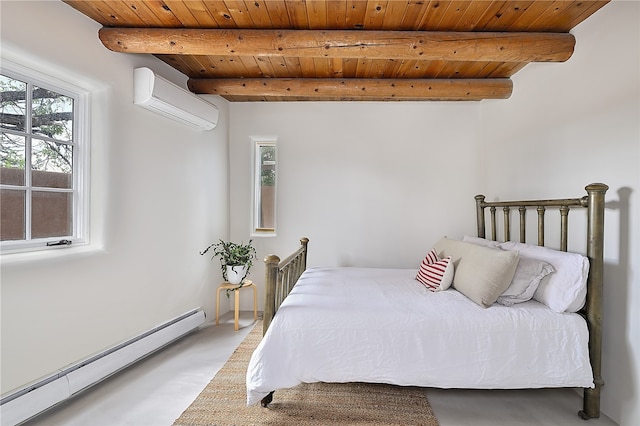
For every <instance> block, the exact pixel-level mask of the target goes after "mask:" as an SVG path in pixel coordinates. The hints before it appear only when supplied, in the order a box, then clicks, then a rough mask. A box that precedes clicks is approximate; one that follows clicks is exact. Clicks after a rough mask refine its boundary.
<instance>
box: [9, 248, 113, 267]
mask: <svg viewBox="0 0 640 426" xmlns="http://www.w3.org/2000/svg"><path fill="white" fill-rule="evenodd" d="M106 252H107V251H106V250H105V249H104V247H102V246H101V245H97V244H78V245H76V246H71V247H56V248H51V249H47V250H33V251H20V252H13V253H2V256H0V264H1V265H2V266H10V265H17V264H21V263H32V262H46V261H55V260H60V259H64V258H71V257H74V258H75V257H84V256H92V255H99V254H105V253H106Z"/></svg>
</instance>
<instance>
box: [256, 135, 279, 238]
mask: <svg viewBox="0 0 640 426" xmlns="http://www.w3.org/2000/svg"><path fill="white" fill-rule="evenodd" d="M253 142H254V144H255V151H254V153H255V154H254V164H255V171H254V178H255V181H254V182H255V184H254V190H255V193H254V212H253V235H254V236H259V235H264V236H267V235H275V233H276V165H277V158H276V153H277V151H276V140H275V138H269V139H266V140H265V139H255V138H254V139H253Z"/></svg>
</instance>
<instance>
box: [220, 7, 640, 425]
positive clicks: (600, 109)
mask: <svg viewBox="0 0 640 426" xmlns="http://www.w3.org/2000/svg"><path fill="white" fill-rule="evenodd" d="M639 9H640V3H638V2H622V1H614V2H612V3H610V4H608V5H607V6H605V7H604V8H603V9H602V10H600V11H598V12H597V13H596V14H595V15H594V16H592V17H590V18H589V19H588V20H587V21H586V22H584V23H583V24H581V25H579V26H578V27H577V28H576V29H575V31H574V33H575V35H576V38H577V46H576V51H575V54H574V56H573V57H572V58H571V59H570V60H569V61H568V62H567V63H564V64H531V65H528V66H527V67H526V68H525V69H524V70H522V71H520V72H519V73H518V74H517V75H516V76H515V77H514V93H513V96H512V97H511V99H509V100H506V101H504V100H502V101H483V102H480V103H469V104H467V103H456V104H448V103H424V104H421V103H417V104H413V103H403V104H396V103H327V104H323V103H285V104H262V103H248V104H243V103H234V104H232V105H231V124H230V129H231V130H230V179H231V188H232V191H231V195H230V197H231V198H230V199H231V205H230V208H231V237H232V238H233V239H238V240H247V239H248V238H249V232H250V226H251V221H250V212H251V195H250V192H251V153H252V151H251V149H250V137H251V136H263V135H277V136H278V140H279V147H278V149H279V164H278V167H279V169H278V179H279V181H278V200H277V203H278V205H277V209H278V236H277V237H274V238H261V239H258V240H257V244H256V245H257V247H258V252H259V254H260V256H261V257H263V256H264V255H266V254H268V253H272V252H273V253H277V254H288V253H289V252H290V251H292V250H293V249H295V248H296V247H297V240H298V238H299V237H301V236H308V237H309V238H310V254H309V256H310V257H309V263H310V265H327V266H333V265H356V266H376V265H379V266H391V267H417V263H418V261H419V259H420V258H421V256H423V255H424V253H425V250H427V249H428V248H429V247H430V245H431V244H433V242H435V241H436V239H437V238H439V237H440V236H441V235H443V234H448V235H450V236H453V237H459V236H462V235H463V234H465V233H473V232H475V216H474V214H475V211H474V201H473V195H475V194H477V193H485V194H486V195H487V196H488V197H489V198H490V199H495V198H496V197H498V196H499V197H501V198H502V199H508V198H514V199H520V198H535V197H543V198H547V197H549V198H552V197H563V198H564V197H568V196H582V195H583V194H584V191H583V188H584V186H585V185H587V184H589V183H592V182H604V183H607V184H608V185H609V186H610V188H611V189H610V190H609V193H608V195H607V203H608V207H609V208H608V210H607V217H606V225H607V230H606V232H607V234H606V250H605V257H606V270H605V277H606V281H607V283H606V286H607V287H606V292H605V319H604V350H603V353H604V361H603V376H604V379H605V381H606V385H605V388H604V391H603V397H602V408H603V411H604V412H605V413H606V414H607V415H609V416H610V417H611V418H613V419H614V420H615V421H616V422H619V423H620V424H621V425H636V424H638V421H640V407H639V405H640V404H638V401H640V389H639V387H640V359H639V357H640V341H639V339H640V330H639V327H640V306H639V303H640V302H639V300H640V297H639V294H640V282H639V281H640V278H639V277H638V259H639V253H640V247H639V244H640V231H639V227H638V224H637V218H639V217H640V208H639V207H638V205H640V202H639V195H638V194H639V193H640V106H639V104H640V90H639V86H640V67H639V64H640V58H639V54H640V46H639V44H640V34H639V29H638V28H639V27H638V22H640V19H639V18H640V16H639V14H640V11H639ZM571 216H572V218H574V221H575V222H576V224H580V221H581V220H584V215H582V216H581V215H580V214H579V213H572V214H571ZM571 241H572V242H570V249H573V250H584V247H585V244H584V240H583V239H582V240H581V239H580V238H574V239H573V240H571ZM262 274H263V268H262V267H261V265H257V267H256V268H255V270H254V273H253V274H252V277H253V280H254V281H255V282H256V283H257V284H258V286H259V287H260V289H261V290H262V281H263V279H262ZM246 296H247V297H246V298H245V299H243V301H242V304H243V305H242V306H243V308H244V309H250V303H251V300H250V297H249V295H248V294H247V295H246Z"/></svg>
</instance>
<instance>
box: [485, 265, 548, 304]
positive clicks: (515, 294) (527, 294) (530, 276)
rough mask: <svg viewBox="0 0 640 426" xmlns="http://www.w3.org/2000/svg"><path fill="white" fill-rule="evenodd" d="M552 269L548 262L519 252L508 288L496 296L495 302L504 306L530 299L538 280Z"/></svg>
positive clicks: (536, 287)
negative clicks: (514, 271)
mask: <svg viewBox="0 0 640 426" xmlns="http://www.w3.org/2000/svg"><path fill="white" fill-rule="evenodd" d="M553 271H554V269H553V266H551V264H550V263H547V262H545V261H543V260H538V259H533V258H530V257H525V256H524V255H522V254H520V260H518V266H517V267H516V273H515V274H514V275H513V280H511V284H509V288H507V289H506V290H505V292H504V293H502V294H501V295H500V297H498V300H497V302H498V303H499V304H501V305H504V306H513V305H514V304H516V303H522V302H526V301H528V300H531V298H533V294H534V293H535V292H536V290H537V289H538V286H539V285H540V281H542V279H543V278H544V277H546V276H547V275H549V274H550V273H551V272H553Z"/></svg>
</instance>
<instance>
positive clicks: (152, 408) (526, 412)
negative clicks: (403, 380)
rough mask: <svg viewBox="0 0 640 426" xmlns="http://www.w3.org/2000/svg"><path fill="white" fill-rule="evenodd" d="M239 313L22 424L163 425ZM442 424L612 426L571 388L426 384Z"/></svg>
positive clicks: (214, 358)
mask: <svg viewBox="0 0 640 426" xmlns="http://www.w3.org/2000/svg"><path fill="white" fill-rule="evenodd" d="M252 314H253V313H252V312H243V313H242V316H241V319H240V327H241V328H240V330H238V331H237V332H234V331H233V318H232V314H231V313H228V314H226V315H224V316H222V317H221V321H220V326H215V325H212V324H210V323H208V324H206V325H205V326H204V327H203V328H202V329H201V330H199V331H197V332H195V333H192V334H190V335H189V336H187V337H185V338H184V339H182V340H180V341H178V342H176V343H174V344H172V345H170V346H169V347H167V348H166V349H164V350H162V351H160V352H158V353H156V354H154V355H152V356H150V357H148V358H146V359H145V360H143V361H141V362H139V363H138V364H137V365H136V366H134V367H131V368H129V369H127V370H125V371H122V372H120V373H118V374H116V375H115V376H113V377H111V378H109V379H107V380H105V381H103V382H102V383H100V384H98V385H96V386H94V387H92V388H91V389H89V390H87V391H85V392H84V393H82V394H80V395H78V396H77V397H75V398H74V399H72V400H71V401H68V402H66V403H64V404H61V405H59V406H58V407H55V408H53V409H51V410H49V411H47V412H45V413H43V414H41V415H40V416H38V417H36V418H34V419H32V420H31V421H29V422H27V423H25V425H28V426H55V425H65V426H69V425H77V426H127V425H131V426H147V425H148V426H171V424H172V423H173V421H174V420H175V419H176V418H178V417H179V416H180V414H182V412H183V411H184V410H185V409H186V408H187V407H188V406H189V405H190V404H191V402H193V400H194V399H195V398H196V397H197V396H198V394H199V393H200V392H201V391H202V389H204V387H205V386H206V385H207V384H208V383H209V381H210V380H211V378H212V377H213V376H214V375H215V374H216V372H217V371H218V370H219V369H220V367H222V365H223V364H224V362H225V361H226V360H227V358H228V357H229V356H230V355H231V353H232V352H233V350H234V349H235V348H236V347H237V346H238V345H239V344H240V342H241V341H242V339H244V337H245V336H246V334H247V333H248V332H249V331H250V330H251V328H252V327H251V325H252V324H253V315H252ZM426 392H427V395H428V398H429V402H430V403H431V406H432V407H433V410H434V412H435V414H436V417H437V418H438V420H439V422H440V424H441V425H442V426H465V425H473V426H483V425H487V426H489V425H491V426H494V425H508V426H515V425H541V426H542V425H544V426H552V425H558V426H571V425H576V426H614V425H615V423H614V422H613V421H611V420H610V419H608V418H607V417H605V416H603V417H600V418H599V419H592V420H589V421H588V422H586V423H585V422H584V421H583V420H581V419H580V418H579V417H578V416H577V411H578V410H579V409H580V408H581V406H582V399H581V397H580V395H579V394H578V393H576V392H575V391H573V390H571V389H544V390H517V391H478V390H442V389H427V390H426Z"/></svg>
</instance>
